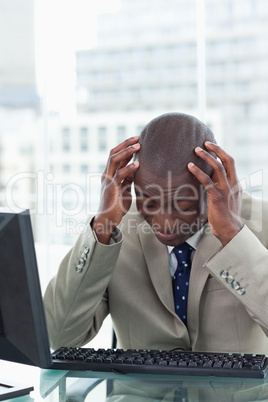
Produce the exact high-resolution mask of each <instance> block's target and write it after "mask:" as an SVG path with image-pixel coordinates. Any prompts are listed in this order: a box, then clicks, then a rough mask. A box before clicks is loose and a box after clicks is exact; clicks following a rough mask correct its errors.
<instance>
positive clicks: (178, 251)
mask: <svg viewBox="0 0 268 402" xmlns="http://www.w3.org/2000/svg"><path fill="white" fill-rule="evenodd" d="M173 251H174V254H175V256H176V257H177V260H178V263H179V264H180V265H182V266H185V267H186V266H187V265H189V264H190V263H191V253H192V251H193V247H191V246H190V245H189V244H188V243H183V244H180V245H179V246H176V247H174V249H173Z"/></svg>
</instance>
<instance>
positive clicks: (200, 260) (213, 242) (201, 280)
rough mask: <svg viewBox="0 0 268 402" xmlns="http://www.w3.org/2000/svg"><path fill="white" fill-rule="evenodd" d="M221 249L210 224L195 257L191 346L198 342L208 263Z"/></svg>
mask: <svg viewBox="0 0 268 402" xmlns="http://www.w3.org/2000/svg"><path fill="white" fill-rule="evenodd" d="M220 247H221V243H220V242H219V240H218V239H217V238H216V237H215V236H213V234H212V233H211V231H210V227H209V224H207V225H205V227H204V234H203V236H202V238H201V240H200V242H199V245H198V247H197V250H196V252H195V255H194V259H193V262H192V268H191V276H190V283H189V295H188V307H187V326H188V330H189V334H190V337H191V345H192V347H193V348H194V345H195V343H196V341H197V337H198V331H199V308H200V299H201V295H202V292H203V289H204V286H205V284H206V281H207V279H208V276H209V272H208V271H207V270H206V269H205V268H204V265H205V263H206V261H207V260H208V259H209V258H211V257H212V256H213V255H214V254H215V253H216V252H217V251H218V250H219V249H220Z"/></svg>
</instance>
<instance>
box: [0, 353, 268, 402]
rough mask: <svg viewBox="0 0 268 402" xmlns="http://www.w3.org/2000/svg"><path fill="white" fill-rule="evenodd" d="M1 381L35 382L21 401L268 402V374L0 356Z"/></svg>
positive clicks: (18, 400) (19, 399) (18, 401)
mask: <svg viewBox="0 0 268 402" xmlns="http://www.w3.org/2000/svg"><path fill="white" fill-rule="evenodd" d="M0 377H1V380H5V381H6V382H8V380H11V381H16V382H20V383H21V384H22V385H25V386H26V385H33V386H34V391H32V392H31V393H30V394H28V395H26V396H21V397H18V398H13V399H11V400H12V401H17V402H30V401H31V402H33V401H45V402H50V401H53V402H57V401H67V402H71V401H72V402H74V401H77V402H81V401H90V402H91V401H94V402H149V401H150V402H160V401H176V402H181V401H184V402H186V401H193V402H196V401H200V402H201V401H202V402H203V401H204V402H209V401H212V402H218V401H223V402H229V401H234V402H236V401H251V402H253V401H268V378H267V379H264V380H257V379H238V378H235V379H230V378H216V377H188V376H187V377H186V376H180V377H178V376H163V375H157V376H156V375H154V376H152V375H149V374H146V375H141V374H135V375H134V374H127V375H120V374H113V373H96V372H95V373H92V372H75V371H73V372H70V371H58V370H41V369H39V368H36V367H30V366H24V365H19V364H15V363H9V362H4V361H0Z"/></svg>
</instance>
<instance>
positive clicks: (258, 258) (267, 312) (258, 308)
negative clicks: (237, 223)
mask: <svg viewBox="0 0 268 402" xmlns="http://www.w3.org/2000/svg"><path fill="white" fill-rule="evenodd" d="M205 268H206V269H207V270H208V271H209V272H210V273H211V275H212V276H214V277H215V278H216V279H218V280H219V281H220V282H221V283H222V285H223V286H225V287H226V288H227V289H228V290H229V291H230V292H231V293H232V294H233V295H234V296H235V297H236V298H237V299H238V300H239V301H240V302H241V303H242V304H243V305H244V306H245V308H246V309H247V311H248V313H249V315H250V316H251V317H252V319H253V320H255V321H256V322H257V323H258V324H259V325H260V326H261V327H262V329H263V331H264V332H265V333H266V335H267V336H268V250H267V248H266V247H265V245H263V244H262V242H261V241H260V240H259V239H258V238H257V236H256V235H255V234H254V233H253V232H252V231H251V230H250V229H249V228H248V227H247V226H244V227H243V228H242V230H241V231H240V232H239V233H238V234H237V235H236V236H235V237H234V238H233V239H232V240H231V241H230V242H229V243H228V244H227V245H226V246H225V247H224V248H222V249H221V251H220V252H218V253H217V254H216V255H214V256H213V257H212V258H210V259H209V260H208V261H207V262H206V264H205Z"/></svg>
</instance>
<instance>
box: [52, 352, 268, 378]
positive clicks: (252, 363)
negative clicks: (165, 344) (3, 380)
mask: <svg viewBox="0 0 268 402" xmlns="http://www.w3.org/2000/svg"><path fill="white" fill-rule="evenodd" d="M52 361H53V364H52V368H55V369H61V370H79V371H81V370H91V371H103V372H115V373H120V374H121V373H144V374H145V373H147V374H175V375H198V376H209V375H213V376H220V377H246V378H264V377H265V376H266V372H267V365H268V359H267V358H266V356H265V355H263V354H257V355H255V354H239V353H210V352H191V351H181V350H171V351H159V350H134V349H129V350H123V349H98V350H95V349H91V348H60V349H58V350H56V351H55V352H54V353H53V354H52Z"/></svg>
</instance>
